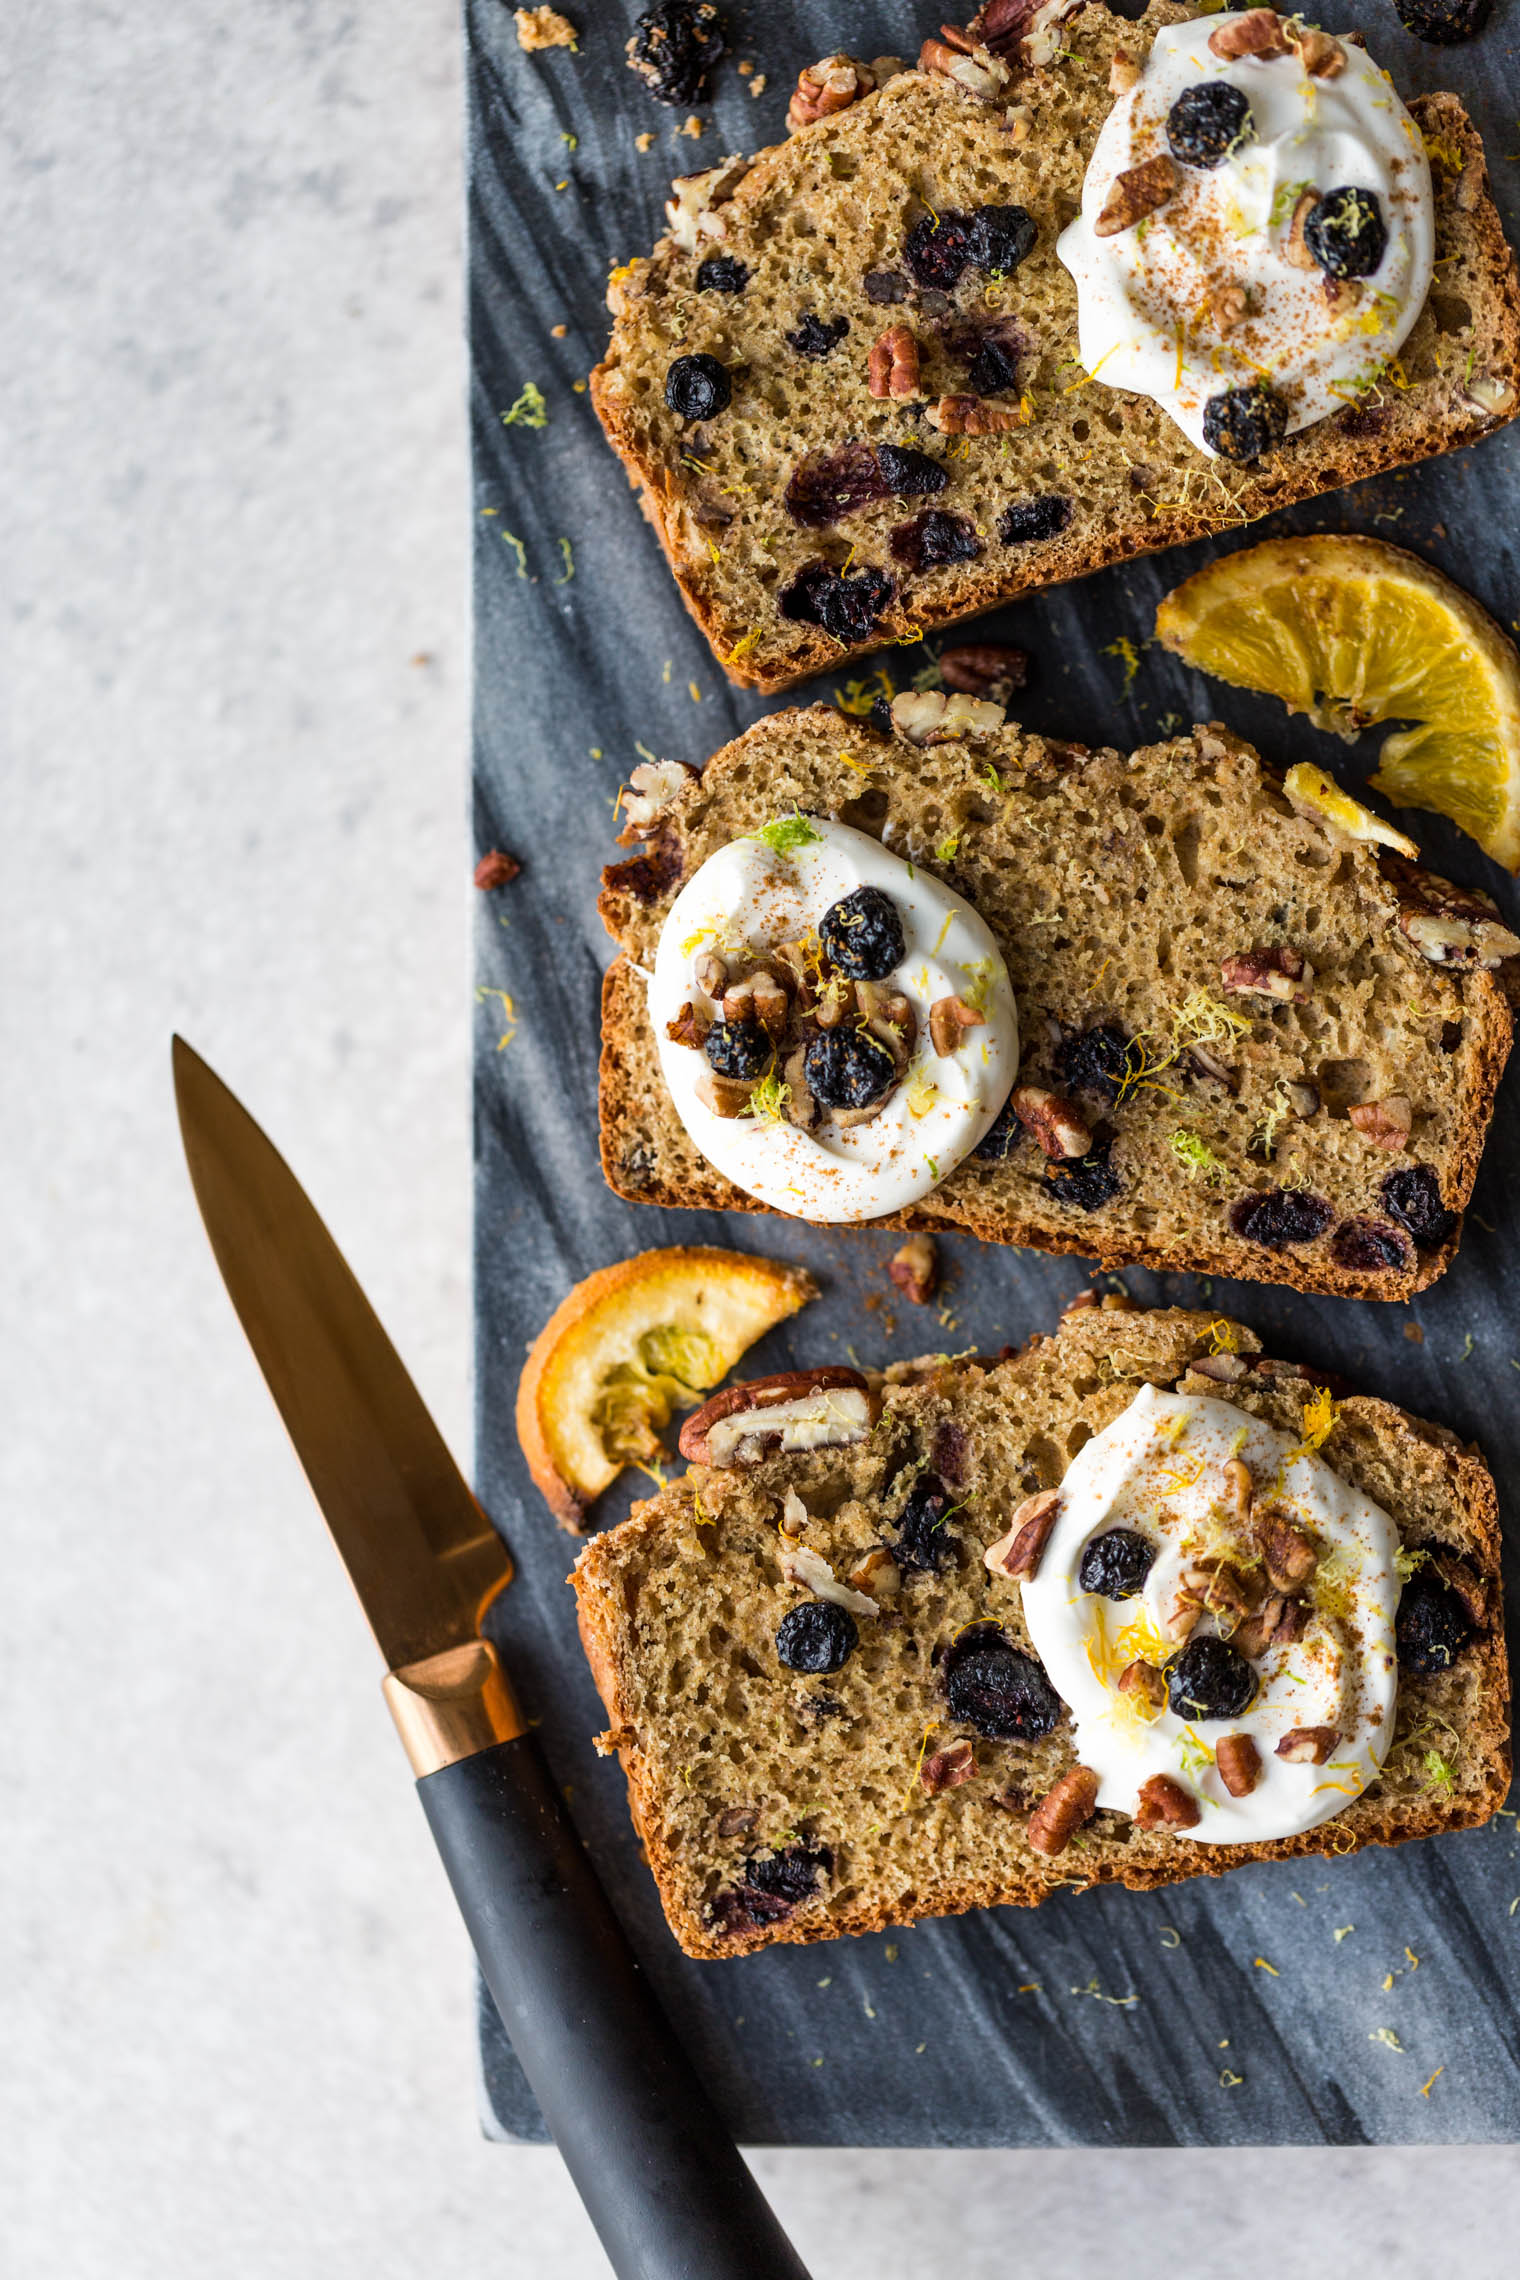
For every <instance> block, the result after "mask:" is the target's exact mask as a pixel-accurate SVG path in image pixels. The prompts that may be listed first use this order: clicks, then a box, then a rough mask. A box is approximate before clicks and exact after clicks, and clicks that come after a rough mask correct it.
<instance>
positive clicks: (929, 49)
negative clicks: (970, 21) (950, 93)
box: [918, 24, 1013, 103]
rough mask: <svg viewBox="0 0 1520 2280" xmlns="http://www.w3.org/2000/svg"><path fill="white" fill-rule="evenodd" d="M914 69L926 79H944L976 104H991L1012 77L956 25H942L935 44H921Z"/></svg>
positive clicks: (934, 41) (1004, 64)
mask: <svg viewBox="0 0 1520 2280" xmlns="http://www.w3.org/2000/svg"><path fill="white" fill-rule="evenodd" d="M918 68H919V70H920V71H921V72H923V74H924V76H925V78H927V79H948V80H949V81H951V83H952V84H953V85H954V86H956V87H958V88H959V89H960V90H961V92H962V94H964V95H973V96H975V98H976V100H977V101H978V102H979V103H995V102H996V101H997V99H998V97H999V96H1000V95H1001V94H1002V92H1003V90H1004V88H1005V87H1006V86H1007V85H1008V83H1009V81H1010V79H1011V78H1012V77H1013V74H1012V72H1011V71H1010V70H1009V68H1008V66H1007V64H1006V63H1004V62H1003V60H1002V58H1001V57H1000V56H995V55H994V54H993V53H992V50H991V49H990V48H986V47H979V46H978V45H977V43H976V41H975V40H974V39H973V38H972V36H971V34H970V33H969V32H967V31H963V30H962V29H961V27H960V25H959V24H942V25H941V26H940V36H939V38H938V39H937V40H925V42H924V44H923V46H922V47H921V48H920V49H919V51H918Z"/></svg>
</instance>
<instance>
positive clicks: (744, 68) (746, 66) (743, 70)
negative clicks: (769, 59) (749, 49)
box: [736, 56, 755, 79]
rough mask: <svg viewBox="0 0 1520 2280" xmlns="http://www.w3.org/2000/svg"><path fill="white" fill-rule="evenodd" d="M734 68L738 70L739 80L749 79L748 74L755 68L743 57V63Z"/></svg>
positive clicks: (747, 58)
mask: <svg viewBox="0 0 1520 2280" xmlns="http://www.w3.org/2000/svg"><path fill="white" fill-rule="evenodd" d="M736 68H737V70H738V73H739V77H740V78H741V79H748V77H749V75H750V73H751V72H752V71H753V70H754V68H755V67H754V65H753V64H752V63H751V62H750V60H749V57H748V56H746V57H745V59H744V61H743V62H742V63H741V64H739V65H738V66H737V67H736Z"/></svg>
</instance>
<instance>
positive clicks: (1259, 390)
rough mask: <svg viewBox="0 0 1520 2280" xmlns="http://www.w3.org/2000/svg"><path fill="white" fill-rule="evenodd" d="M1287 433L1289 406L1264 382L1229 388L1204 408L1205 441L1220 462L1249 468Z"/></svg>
mask: <svg viewBox="0 0 1520 2280" xmlns="http://www.w3.org/2000/svg"><path fill="white" fill-rule="evenodd" d="M1287 432H1288V407H1287V405H1286V404H1285V403H1284V402H1283V399H1282V397H1281V396H1279V395H1278V394H1277V393H1276V391H1275V390H1274V389H1271V388H1269V387H1268V386H1267V384H1266V382H1265V380H1253V381H1252V382H1251V384H1250V386H1249V387H1247V388H1226V389H1225V390H1224V391H1223V393H1222V394H1221V395H1218V396H1211V397H1210V398H1209V400H1208V402H1207V403H1206V404H1205V405H1204V407H1203V440H1204V442H1205V443H1206V444H1207V445H1208V447H1209V449H1210V450H1211V451H1217V452H1218V454H1219V456H1220V458H1221V459H1232V460H1234V461H1235V463H1236V465H1237V466H1242V467H1244V466H1247V465H1249V463H1250V462H1251V461H1252V460H1253V459H1260V457H1261V455H1262V453H1263V452H1264V451H1273V450H1275V449H1276V447H1277V445H1278V444H1280V443H1281V442H1282V439H1283V437H1284V436H1285V435H1286V434H1287Z"/></svg>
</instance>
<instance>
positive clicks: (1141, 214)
mask: <svg viewBox="0 0 1520 2280" xmlns="http://www.w3.org/2000/svg"><path fill="white" fill-rule="evenodd" d="M1177 180H1178V176H1177V169H1176V167H1175V166H1174V164H1173V163H1172V161H1171V159H1169V158H1168V157H1167V155H1166V153H1165V152H1164V151H1162V152H1161V153H1160V154H1159V155H1158V156H1157V157H1155V158H1145V159H1142V160H1141V162H1140V164H1139V165H1138V166H1126V167H1125V169H1124V172H1123V173H1122V174H1116V175H1115V176H1114V180H1113V186H1112V188H1111V189H1110V191H1109V193H1108V196H1107V197H1106V198H1105V199H1104V201H1103V207H1102V211H1101V212H1100V213H1099V215H1098V218H1097V220H1096V221H1095V222H1094V223H1093V235H1094V237H1117V236H1118V234H1119V232H1120V231H1121V230H1129V229H1133V228H1134V226H1135V224H1136V222H1143V221H1144V219H1145V217H1146V215H1147V214H1154V213H1155V212H1156V211H1157V209H1158V208H1159V207H1161V206H1164V205H1165V204H1166V203H1167V201H1168V199H1169V198H1171V197H1173V196H1174V195H1175V193H1176V189H1177Z"/></svg>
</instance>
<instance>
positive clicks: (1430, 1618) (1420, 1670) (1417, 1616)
mask: <svg viewBox="0 0 1520 2280" xmlns="http://www.w3.org/2000/svg"><path fill="white" fill-rule="evenodd" d="M1472 1633H1473V1627H1472V1618H1471V1617H1470V1616H1469V1614H1468V1612H1467V1609H1466V1608H1465V1607H1464V1606H1463V1604H1462V1602H1461V1599H1460V1598H1459V1597H1458V1595H1457V1593H1456V1592H1454V1591H1453V1590H1452V1588H1451V1585H1450V1584H1449V1583H1447V1582H1446V1580H1445V1578H1444V1577H1442V1576H1439V1575H1432V1574H1431V1573H1430V1571H1429V1569H1428V1568H1421V1569H1419V1570H1418V1571H1417V1572H1416V1573H1415V1574H1414V1575H1412V1576H1411V1577H1410V1579H1409V1581H1408V1582H1407V1583H1406V1584H1405V1586H1404V1589H1403V1591H1402V1592H1401V1593H1400V1595H1399V1612H1398V1616H1397V1619H1396V1621H1395V1623H1394V1638H1395V1641H1396V1642H1397V1645H1398V1651H1399V1661H1400V1662H1401V1663H1402V1664H1403V1665H1404V1668H1405V1669H1406V1670H1412V1671H1414V1672H1416V1673H1417V1674H1418V1675H1419V1676H1420V1677H1421V1678H1428V1677H1429V1676H1430V1674H1431V1672H1432V1671H1437V1670H1450V1668H1451V1666H1452V1664H1453V1663H1454V1662H1455V1661H1456V1659H1457V1657H1458V1655H1459V1654H1460V1653H1461V1652H1462V1649H1463V1648H1464V1647H1465V1646H1466V1644H1467V1642H1468V1640H1469V1639H1470V1638H1471V1637H1472Z"/></svg>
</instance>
